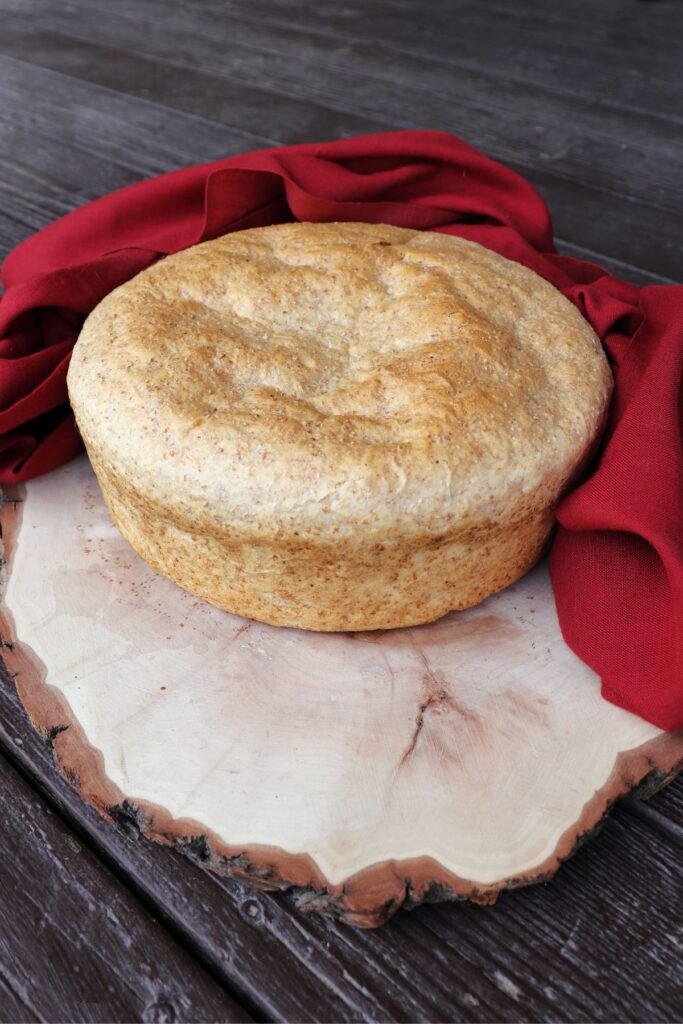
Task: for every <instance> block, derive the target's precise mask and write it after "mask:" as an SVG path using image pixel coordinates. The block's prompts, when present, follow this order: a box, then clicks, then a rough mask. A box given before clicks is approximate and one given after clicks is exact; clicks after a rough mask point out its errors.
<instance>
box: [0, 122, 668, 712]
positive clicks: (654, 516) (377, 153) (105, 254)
mask: <svg viewBox="0 0 683 1024" xmlns="http://www.w3.org/2000/svg"><path fill="white" fill-rule="evenodd" d="M285 220H308V221H326V220H363V221H375V222H383V223H388V224H395V225H398V226H401V227H410V228H418V229H429V230H431V231H442V232H446V233H449V234H457V235H462V236H463V237H466V238H470V239H472V240H474V241H476V242H480V243H481V244H482V245H485V246H488V247H489V248H491V249H495V250H496V251H497V252H500V253H502V254H503V255H505V256H508V257H510V258H511V259H514V260H518V261H519V262H520V263H524V264H525V265H526V266H528V267H531V268H532V269H533V270H535V271H536V272H537V273H539V274H541V275H542V276H543V277H545V278H546V279H547V280H549V281H551V282H552V283H553V284H554V285H555V286H556V287H557V288H559V289H560V290H561V291H562V292H564V294H565V295H566V296H567V297H568V298H569V299H570V300H571V301H572V302H574V303H575V304H576V305H577V306H578V308H579V309H580V310H581V312H582V313H583V314H584V316H585V317H586V318H587V319H588V320H589V321H590V322H591V324H592V325H593V327H594V328H595V330H596V332H597V333H598V335H599V336H600V338H601V340H602V342H603V344H604V346H605V349H606V351H607V353H608V356H609V359H610V362H611V365H612V369H613V372H614V375H615V392H614V398H613V402H612V406H611V410H610V416H609V420H608V424H607V428H606V432H605V436H604V438H603V441H602V444H601V447H600V450H599V451H598V453H597V455H596V457H595V459H594V460H593V462H592V464H591V466H590V467H589V468H588V471H587V474H586V475H585V477H584V479H583V480H582V482H580V483H579V484H578V486H575V488H574V489H573V490H572V491H571V492H570V493H568V494H567V495H566V496H565V497H564V499H563V500H562V501H561V503H560V506H559V508H558V520H559V527H558V530H557V534H556V536H555V539H554V542H553V546H552V549H551V553H550V568H551V574H552V582H553V588H554V593H555V599H556V603H557V610H558V613H559V618H560V624H561V627H562V632H563V635H564V637H565V639H566V641H567V643H568V644H569V645H570V647H572V649H573V650H574V651H575V652H576V653H577V654H578V656H579V657H580V658H582V659H583V660H584V661H585V662H586V663H587V664H588V665H590V666H591V667H592V668H593V669H594V670H595V671H596V672H597V673H598V674H599V675H600V677H601V679H602V686H603V695H604V696H605V697H606V698H607V699H608V700H611V701H613V702H614V703H616V704H619V705H621V706H623V707H625V708H627V709H629V710H631V711H633V712H635V713H636V714H639V715H641V716H642V717H644V718H646V719H648V720H650V721H651V722H653V723H655V724H656V725H658V726H660V727H662V728H665V729H674V728H678V727H683V528H682V522H683V507H682V503H683V451H682V444H681V394H682V387H681V384H682V378H683V287H674V286H670V287H659V286H657V287H645V288H638V287H636V286H635V285H632V284H627V283H626V282H624V281H621V280H619V279H617V278H614V277H612V276H611V275H610V274H608V273H607V272H606V271H604V270H602V269H601V268H600V267H598V266H594V265H593V264H590V263H585V262H582V261H580V260H575V259H571V258H569V257H565V256H560V255H559V254H558V253H557V252H556V251H555V249H554V246H553V237H552V225H551V221H550V216H549V213H548V210H547V208H546V206H545V204H544V203H543V201H542V199H541V198H540V196H539V195H538V193H537V192H536V191H535V190H534V189H533V188H532V186H531V185H529V184H528V183H527V182H526V181H525V180H524V179H523V178H521V177H520V176H519V175H517V174H515V173H514V172H512V171H511V170H509V169H508V168H506V167H504V166H502V165H501V164H498V163H496V162H494V161H493V160H490V159H488V158H487V157H486V156H484V155H483V154H482V153H479V152H478V151H477V150H475V149H473V148H472V147H471V146H468V145H467V144H466V143H465V142H463V141H462V140H460V139H458V138H456V137H455V136H452V135H447V134H444V133H440V132H427V131H406V132H388V133H385V134H379V135H369V136H364V137H360V138H353V139H344V140H341V141H338V142H329V143H320V144H318V143H314V144H307V145H302V146H289V147H284V148H278V149H269V150H263V151H259V152H254V153H246V154H243V155H241V156H237V157H232V158H230V159H226V160H219V161H216V162H214V163H211V164H205V165H202V166H198V167H189V168H187V169H185V170H181V171H175V172H173V173H171V174H165V175H162V176H161V177H158V178H153V179H151V180H149V181H144V182H142V183H140V184H138V185H133V186H131V187H129V188H126V189H122V190H121V191H119V192H115V193H114V194H112V195H109V196H105V197H104V198H103V199H98V200H96V201H95V202H92V203H89V204H88V205H86V206H84V207H82V208H81V209H79V210H76V211H75V212H74V213H71V214H69V215H68V216H67V217H63V218H62V219H61V220H58V221H56V222H55V223H54V224H51V225H50V226H49V227H47V228H45V229H44V230H43V231H40V232H38V233H37V234H36V235H33V236H32V237H31V238H28V239H27V240H26V241H25V242H23V243H22V244H21V245H19V246H18V247H17V248H16V249H15V250H14V251H13V252H12V253H10V255H9V256H8V257H7V260H6V261H5V264H4V267H3V271H2V281H3V285H4V287H5V294H4V296H3V297H2V299H1V300H0V339H1V340H0V482H5V483H14V482H16V481H21V480H28V479H29V478H31V477H34V476H37V475H39V474H40V473H44V472H47V471H48V470H50V469H52V468H54V467H55V466H58V465H60V464H61V463H63V462H65V461H66V460H67V459H70V458H71V457H72V456H74V455H75V454H76V453H77V452H78V451H79V450H80V440H79V437H78V432H77V430H76V427H75V425H74V421H73V417H72V414H71V412H70V410H69V406H68V396H67V391H66V382H65V376H66V369H67V365H68V362H69V356H70V352H71V348H72V346H73V343H74V341H75V339H76V337H77V335H78V331H79V329H80V326H81V324H82V322H83V320H84V318H85V316H86V315H87V313H88V312H89V311H90V310H91V309H92V308H93V307H94V306H95V305H96V304H97V303H98V302H99V301H100V299H102V298H103V297H104V296H105V295H106V294H107V293H108V292H109V291H111V290H112V289H113V288H115V287H116V286H117V285H119V284H122V283H123V282H124V281H127V280H128V279H129V278H130V277H132V276H133V275H134V274H136V273H137V272H138V271H140V270H142V269H143V268H144V267H147V266H149V265H150V264H151V263H152V262H154V260H156V259H158V258H159V257H160V256H163V255H165V254H167V253H171V252H176V251H177V250H178V249H183V248H186V247H187V246H189V245H193V244H194V243H196V242H199V241H202V240H203V239H207V238H213V237H215V236H216V235H220V234H224V233H226V232H228V231H235V230H238V229H240V228H247V227H256V226H259V225H265V224H272V223H276V222H279V221H285Z"/></svg>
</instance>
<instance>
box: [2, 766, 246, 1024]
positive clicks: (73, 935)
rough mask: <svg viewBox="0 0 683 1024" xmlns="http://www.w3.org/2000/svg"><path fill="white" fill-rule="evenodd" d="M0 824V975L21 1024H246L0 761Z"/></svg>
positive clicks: (209, 980)
mask: <svg viewBox="0 0 683 1024" xmlns="http://www.w3.org/2000/svg"><path fill="white" fill-rule="evenodd" d="M0 816H1V818H2V830H1V831H0V863H1V864H2V881H3V897H2V913H3V923H2V928H1V929H0V970H1V971H2V975H3V981H4V983H5V985H6V986H7V988H9V989H10V991H11V992H12V993H13V994H14V998H15V1000H16V1002H17V1003H19V1002H20V1003H21V1004H23V1007H24V1008H25V1009H24V1012H26V1011H28V1019H29V1020H30V1019H33V1018H35V1017H37V1018H38V1019H40V1020H50V1019H53V1020H54V1019H56V1017H57V1016H58V1018H59V1019H60V1020H69V1021H91V1020H92V1021H119V1020H120V1021H131V1020H145V1021H161V1020H173V1019H176V1020H177V1019H180V1020H190V1019H193V1020H216V1021H219V1020H220V1021H244V1020H249V1019H250V1018H249V1016H248V1015H247V1014H246V1013H245V1011H244V1010H243V1009H241V1008H240V1007H239V1006H237V1005H236V1004H235V1003H234V1002H233V1000H232V999H230V997H229V996H228V995H227V994H226V993H225V991H224V990H223V988H222V987H221V985H220V984H218V983H217V982H216V981H215V980H214V979H213V978H212V977H211V975H210V974H209V973H208V972H207V971H206V970H205V969H204V968H203V967H201V965H200V964H199V963H197V961H196V960H195V959H194V958H193V957H192V956H191V955H189V954H188V953H187V952H186V950H184V949H183V948H182V947H181V946H180V945H179V944H178V943H177V942H175V941H174V939H173V938H172V937H171V936H170V935H169V933H168V931H167V930H166V929H164V927H163V926H162V925H160V924H158V923H157V922H156V921H154V919H153V918H152V916H151V915H150V913H149V912H148V911H147V910H145V909H144V908H143V907H141V906H140V904H139V902H138V900H137V899H136V898H135V896H134V895H133V894H132V893H131V892H130V890H129V889H127V888H126V887H125V886H123V885H122V884H121V883H120V882H119V881H118V880H116V879H115V878H114V877H113V876H112V874H111V873H110V872H109V871H108V870H107V869H106V868H105V867H104V866H103V864H102V863H101V862H100V860H99V859H98V858H97V856H96V855H94V854H93V853H92V852H91V851H90V850H89V849H87V848H86V847H85V846H84V845H83V844H82V843H80V842H79V841H78V840H77V839H76V837H75V836H74V835H73V833H72V832H71V831H70V830H69V829H68V827H67V826H66V825H65V824H64V822H63V821H62V820H61V819H60V817H58V816H56V815H55V814H53V813H52V812H51V811H50V809H49V808H48V807H47V806H46V804H45V802H44V801H43V800H42V799H41V797H40V796H39V795H38V794H37V793H35V792H34V791H33V790H32V789H31V787H30V786H29V785H28V784H27V783H26V782H25V781H24V780H23V779H22V778H21V776H20V775H19V774H18V772H17V771H16V769H14V768H13V767H11V766H10V764H9V763H8V762H7V760H6V759H5V758H4V757H3V756H2V755H0ZM0 1007H1V1008H2V1009H1V1014H0V1015H1V1016H2V1018H3V1019H4V1020H7V1019H9V1012H10V1011H12V1012H15V1013H16V1012H17V1009H18V1007H17V1006H16V1005H15V1006H14V1007H12V1006H11V1004H10V1005H9V1006H8V1007H7V1008H5V1007H4V1006H3V1005H2V1003H0ZM19 1013H20V1016H23V1013H22V1011H19Z"/></svg>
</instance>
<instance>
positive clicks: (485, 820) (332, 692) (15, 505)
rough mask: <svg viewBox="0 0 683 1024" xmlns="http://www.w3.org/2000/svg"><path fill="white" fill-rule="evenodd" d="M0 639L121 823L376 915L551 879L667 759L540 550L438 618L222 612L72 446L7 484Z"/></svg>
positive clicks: (304, 898)
mask: <svg viewBox="0 0 683 1024" xmlns="http://www.w3.org/2000/svg"><path fill="white" fill-rule="evenodd" d="M0 519H1V522H2V531H3V543H4V551H5V555H4V557H5V563H6V564H5V566H4V570H3V572H4V580H3V602H4V603H3V606H2V620H3V623H2V636H3V646H4V648H5V649H4V655H5V658H6V661H7V662H8V664H9V666H10V669H11V671H12V672H13V673H15V681H16V686H17V690H18V692H19V695H20V697H21V699H22V701H23V703H24V705H25V707H26V709H27V711H28V713H29V715H30V716H31V719H32V720H33V722H34V724H35V726H36V728H37V729H38V730H39V731H40V732H41V733H42V735H43V736H44V737H45V739H46V740H47V741H48V742H49V743H50V744H51V745H52V748H53V750H54V754H55V758H56V760H57V762H58V764H59V766H60V767H61V769H62V771H63V772H64V773H65V775H66V777H67V778H68V780H69V781H70V782H71V784H72V785H73V786H74V787H75V788H76V789H77V790H78V791H80V793H81V795H82V796H83V797H84V798H85V799H86V800H88V801H89V802H90V803H92V804H94V805H95V806H96V807H97V808H98V809H99V810H100V811H101V812H102V814H104V815H107V816H109V817H110V818H112V819H113V820H114V821H116V820H117V819H120V818H121V816H122V815H125V816H133V817H134V818H135V819H136V821H137V823H138V824H139V826H140V828H141V830H142V831H143V833H144V834H145V835H146V836H148V837H149V838H150V839H154V840H157V841H159V842H164V843H170V844H175V845H177V846H178V847H179V848H181V849H182V850H184V851H185V852H186V853H187V854H188V855H190V856H191V857H193V858H195V859H197V860H199V861H201V862H202V863H203V864H204V865H205V866H208V867H210V868H211V869H213V870H215V871H217V872H221V873H228V874H235V875H238V876H240V877H241V878H243V879H246V880H247V881H248V883H249V884H251V885H252V886H254V887H257V888H260V889H277V888H284V887H288V886H294V887H296V888H297V889H299V890H300V893H299V896H300V899H299V905H301V906H303V907H304V908H306V909H308V910H315V911H320V912H323V913H328V914H333V915H335V916H338V917H341V918H343V919H344V920H346V921H348V922H349V923H351V924H355V925H359V926H361V927H373V926H375V925H378V924H381V923H382V922H383V921H385V920H386V919H387V918H388V917H390V916H391V915H392V914H393V913H394V912H395V911H396V910H397V909H398V908H399V907H401V906H402V905H403V906H408V907H410V906H414V905H415V904H417V903H420V902H422V901H423V900H448V899H463V898H468V899H472V900H475V901H478V902H485V903H488V902H492V901H493V900H495V899H496V897H497V896H498V894H499V893H500V892H501V891H502V890H504V889H506V888H510V887H513V886H519V885H525V884H528V883H531V882H535V881H540V880H543V879H547V878H548V877H549V876H550V875H552V873H553V872H554V871H555V870H556V869H557V868H558V866H559V865H560V863H561V861H562V860H563V859H565V858H566V857H567V856H569V854H571V853H572V852H573V850H574V849H575V848H576V846H577V844H578V843H579V842H580V840H581V839H582V838H584V837H585V836H586V835H588V834H589V833H590V832H591V831H592V830H593V829H594V828H595V827H596V826H597V825H598V823H599V822H600V820H601V818H602V817H603V816H604V814H605V813H606V812H607V810H608V809H609V807H610V806H611V804H612V803H613V802H614V801H615V800H616V799H617V798H618V797H619V796H621V795H622V794H624V793H626V792H628V791H629V790H631V789H632V788H634V787H635V786H637V785H638V784H639V783H641V782H642V781H643V780H644V779H645V778H646V776H650V781H653V780H654V781H655V782H656V783H658V784H663V783H664V782H666V781H669V780H670V779H672V778H673V777H674V776H675V774H676V773H677V771H679V770H680V769H681V767H683V733H677V734H666V733H662V732H661V731H660V730H658V729H656V728H655V727H654V726H651V725H649V724H647V723H646V722H644V721H642V720H640V719H638V718H636V717H635V716H633V715H630V714H629V713H627V712H626V711H623V710H621V709H619V708H616V707H614V706H613V705H611V704H608V703H607V702H606V701H603V700H602V698H601V697H600V690H599V682H598V680H597V678H596V676H595V675H594V674H593V672H592V671H591V670H590V669H589V668H587V667H586V666H585V665H584V664H583V663H582V662H580V661H579V660H578V659H577V658H576V657H575V656H574V655H573V654H572V652H571V651H570V650H569V648H568V647H567V646H566V645H565V644H564V642H563V640H562V637H561V634H560V631H559V626H558V623H557V618H556V614H555V608H554V603H553V599H552V593H551V590H550V583H549V579H548V574H547V569H546V567H545V565H544V564H541V565H540V566H539V567H537V568H536V570H534V571H533V572H532V573H531V574H529V575H528V576H526V577H525V578H524V579H522V580H521V581H519V582H518V583H517V584H516V585H514V586H512V587H509V588H508V589H507V590H505V591H503V592H502V593H501V594H498V595H496V596H495V597H492V598H490V599H489V600H488V601H486V602H485V603H484V604H482V605H480V606H479V607H477V608H474V609H472V610H471V611H468V612H461V613H455V614H453V615H449V616H447V617H446V618H444V619H442V620H440V621H439V622H436V623H434V624H432V625H427V626H421V627H418V628H415V629H407V630H394V631H389V632H385V633H362V634H359V633H356V634H326V635H320V634H314V633H305V632H300V631H296V630H288V629H278V628H275V627H271V626H265V625H263V624H261V623H257V622H252V621H249V620H246V619H241V618H238V617H237V616H233V615H228V614H226V613H224V612H219V611H217V610H216V609H214V608H212V607H210V606H209V605H207V604H205V603H203V602H201V601H198V600H196V599H195V598H193V597H192V596H191V595H189V594H187V593H185V592H184V591H182V590H180V589H179V588H177V587H175V586H174V585H173V584H172V583H170V582H169V581H168V580H166V579H164V578H162V577H160V576H157V575H156V574H155V573H154V572H153V571H152V570H151V569H148V568H147V566H146V565H145V564H144V563H143V562H141V561H140V559H139V558H138V557H137V556H136V555H135V554H134V553H133V552H132V550H131V549H130V547H129V546H128V545H127V543H126V541H124V539H123V538H122V537H121V535H120V534H119V533H118V531H117V530H116V528H115V527H114V526H113V525H112V523H111V521H110V519H109V516H108V513H107V510H106V508H105V506H104V504H103V502H102V498H101V495H100V492H99V489H98V487H97V483H96V481H95V478H94V476H93V474H92V470H91V469H90V466H89V464H88V462H87V460H86V459H85V457H83V458H81V459H79V460H77V461H75V462H73V463H71V464H70V465H68V466H66V467H64V468H62V469H60V470H57V471H55V472H53V473H51V474H49V475H48V476H46V477H44V478H41V479H39V480H36V481H33V482H31V483H30V484H28V485H27V487H25V488H16V489H8V490H7V492H6V494H5V498H4V504H3V507H2V509H1V510H0Z"/></svg>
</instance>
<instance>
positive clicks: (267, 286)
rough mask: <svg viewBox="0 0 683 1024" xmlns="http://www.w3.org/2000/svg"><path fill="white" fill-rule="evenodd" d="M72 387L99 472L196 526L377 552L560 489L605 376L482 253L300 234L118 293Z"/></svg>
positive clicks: (604, 395)
mask: <svg viewBox="0 0 683 1024" xmlns="http://www.w3.org/2000/svg"><path fill="white" fill-rule="evenodd" d="M68 384H69V393H70V397H71V401H72V405H73V407H74V410H75V412H76V417H77V421H78V424H79V427H80V429H81V431H82V433H83V436H84V438H85V440H86V443H87V444H88V447H89V448H90V449H91V452H92V451H96V452H97V456H98V458H99V459H100V460H101V461H102V462H103V463H106V464H107V465H109V466H111V467H113V469H114V470H115V471H116V472H117V473H118V474H119V476H120V477H122V478H124V479H126V480H128V481H129V482H130V484H131V486H132V487H133V488H134V489H135V490H137V491H138V492H139V493H140V494H144V495H145V496H146V497H147V498H149V500H151V501H153V502H155V503H157V504H159V505H160V506H162V507H164V508H166V509H168V510H169V512H170V513H171V514H173V515H176V516H177V517H179V518H180V519H183V520H184V521H186V522H188V523H192V524H196V525H197V526H198V527H201V526H202V524H204V525H207V524H210V525H212V526H216V525H219V524H224V525H225V526H226V527H229V526H230V525H231V524H233V525H234V523H235V521H239V523H240V524H241V526H242V527H243V528H244V529H247V530H248V529H250V528H252V527H253V529H254V530H256V531H264V530H265V531H267V532H269V533H275V534H278V532H282V531H286V530H296V531H297V533H300V535H301V536H302V537H305V536H310V537H316V536H320V537H334V536H340V535H343V534H344V533H347V532H348V531H351V530H357V529H359V528H362V529H363V530H364V531H365V532H366V533H367V534H368V535H376V536H378V537H382V536H386V535H387V534H391V532H392V531H396V530H398V531H401V532H402V533H410V532H411V531H414V532H418V533H424V532H425V531H427V532H430V531H431V532H435V533H439V532H443V531H444V530H452V529H453V528H457V527H458V526H459V525H460V526H462V528H463V529H467V528H470V527H472V526H474V527H476V526H477V524H478V523H482V522H487V521H492V520H493V521H498V520H502V519H504V518H505V517H506V516H509V515H511V514H514V513H515V510H516V509H519V507H520V506H523V505H524V501H525V496H527V495H532V494H533V493H536V492H538V489H539V488H541V491H543V488H544V486H545V485H547V488H548V490H549V493H550V492H552V490H553V489H555V491H557V490H558V489H559V488H560V487H561V486H563V485H564V483H565V482H566V480H567V478H568V476H569V475H570V474H571V472H572V470H573V469H574V468H575V466H576V464H577V462H578V460H579V459H580V458H581V457H582V456H583V455H584V453H585V451H586V449H587V446H588V445H589V444H590V442H591V440H592V439H593V437H594V436H595V434H596V432H597V430H598V429H599V426H600V423H601V421H602V417H603V414H604V410H605V408H606V404H607V401H608V398H609V393H610V387H611V376H610V372H609V369H608V366H607V362H606V359H605V356H604V354H603V351H602V348H601V346H600V343H599V341H598V339H597V337H596V336H595V334H594V332H593V330H592V329H591V327H590V326H589V325H588V323H587V322H586V321H585V320H584V319H583V318H582V317H581V315H580V314H579V312H578V311H577V310H576V309H575V308H574V307H573V306H572V305H571V304H570V303H569V302H568V301H567V300H566V299H565V298H564V297H563V296H562V295H561V294H560V293H559V292H558V291H557V290H556V289H555V288H553V287H552V286H551V285H549V284H548V283H547V282H545V281H544V280H543V279H542V278H540V277H539V276H538V275H536V274H535V273H533V272H532V271H530V270H528V269H526V268H525V267H522V266H521V265H519V264H517V263H514V262H512V261H510V260H507V259H505V258H504V257H502V256H499V255H497V254H496V253H493V252H491V251H490V250H488V249H485V248H483V247H482V246H479V245H477V244H475V243H472V242H467V241H464V240H463V239H460V238H457V237H454V236H449V235H444V234H439V233H434V232H426V231H411V230H405V229H402V228H394V227H389V226H386V225H375V224H364V223H363V224H361V223H340V224H336V223H325V224H307V223H294V224H283V225H276V226H273V227H266V228H256V229H251V230H247V231H240V232H234V233H232V234H229V235H225V236H223V237H221V238H217V239H215V240H213V241H209V242H205V243H202V244H200V245H197V246H194V247H193V248H191V249H187V250H184V251H183V252H180V253H177V254H176V255H173V256H169V257H166V258H165V259H163V260H161V261H159V262H158V263H156V264H155V265H154V266H152V267H151V268H149V269H148V270H145V271H143V272H142V273H140V274H138V275H137V276H136V277H135V278H133V279H132V280H131V281H129V282H127V283H126V284H124V285H122V286H121V287H120V288H117V289H116V290H115V291H113V292H112V293H110V294H109V295H108V296H107V297H106V298H105V299H104V300H103V301H102V302H101V303H100V304H99V305H98V306H97V308H96V309H95V310H94V311H93V312H92V313H91V314H90V316H89V317H88V319H87V321H86V323H85V325H84V327H83V330H82V332H81V335H80V338H79V340H78V342H77V344H76V347H75V350H74V353H73V357H72V361H71V366H70V369H69V376H68ZM548 500H549V501H551V500H552V496H551V497H550V498H549V499H548Z"/></svg>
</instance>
